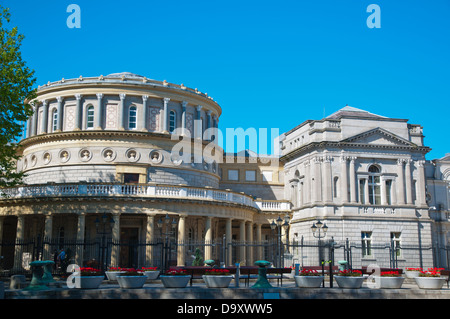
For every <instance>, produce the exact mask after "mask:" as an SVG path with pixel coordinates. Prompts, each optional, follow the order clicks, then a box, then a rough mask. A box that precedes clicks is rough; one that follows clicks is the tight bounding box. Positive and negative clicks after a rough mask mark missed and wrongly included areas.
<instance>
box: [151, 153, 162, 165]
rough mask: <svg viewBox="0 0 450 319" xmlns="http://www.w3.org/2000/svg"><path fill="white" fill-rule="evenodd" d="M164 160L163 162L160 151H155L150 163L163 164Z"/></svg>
mask: <svg viewBox="0 0 450 319" xmlns="http://www.w3.org/2000/svg"><path fill="white" fill-rule="evenodd" d="M162 160H163V155H162V153H161V152H160V151H158V150H153V151H151V152H150V161H151V162H152V164H159V163H161V162H162Z"/></svg>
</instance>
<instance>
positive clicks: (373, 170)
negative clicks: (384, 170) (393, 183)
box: [369, 165, 381, 205]
mask: <svg viewBox="0 0 450 319" xmlns="http://www.w3.org/2000/svg"><path fill="white" fill-rule="evenodd" d="M369 203H371V204H372V205H381V170H380V168H379V167H378V166H376V165H371V166H370V167H369Z"/></svg>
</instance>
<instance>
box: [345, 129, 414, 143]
mask: <svg viewBox="0 0 450 319" xmlns="http://www.w3.org/2000/svg"><path fill="white" fill-rule="evenodd" d="M341 143H346V144H347V143H349V144H362V145H373V146H374V145H378V146H388V147H417V145H416V144H414V143H411V142H410V141H408V140H406V139H404V138H402V137H400V136H398V135H395V134H393V133H391V132H389V131H386V130H385V129H382V128H375V129H372V130H369V131H366V132H363V133H360V134H357V135H355V136H352V137H349V138H346V139H345V140H342V141H341Z"/></svg>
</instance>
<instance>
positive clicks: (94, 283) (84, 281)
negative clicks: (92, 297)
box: [74, 276, 105, 289]
mask: <svg viewBox="0 0 450 319" xmlns="http://www.w3.org/2000/svg"><path fill="white" fill-rule="evenodd" d="M74 278H75V288H78V289H95V288H98V287H99V286H100V284H101V283H102V282H103V279H104V278H105V277H104V276H74Z"/></svg>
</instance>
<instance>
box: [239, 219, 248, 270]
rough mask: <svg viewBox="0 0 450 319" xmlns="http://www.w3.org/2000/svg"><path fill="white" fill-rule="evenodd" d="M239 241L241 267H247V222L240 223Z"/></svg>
mask: <svg viewBox="0 0 450 319" xmlns="http://www.w3.org/2000/svg"><path fill="white" fill-rule="evenodd" d="M239 241H240V244H241V246H240V248H239V262H241V265H243V266H245V265H247V263H246V262H247V261H246V255H245V220H241V221H240V223H239Z"/></svg>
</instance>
